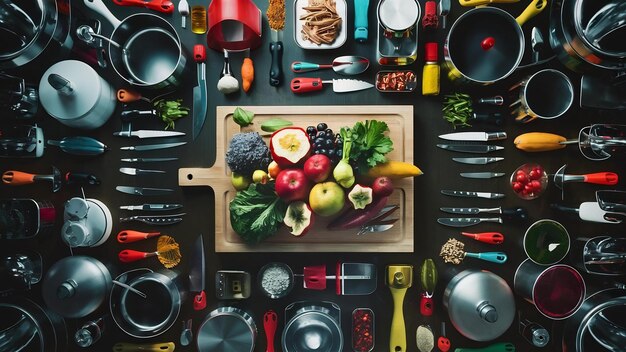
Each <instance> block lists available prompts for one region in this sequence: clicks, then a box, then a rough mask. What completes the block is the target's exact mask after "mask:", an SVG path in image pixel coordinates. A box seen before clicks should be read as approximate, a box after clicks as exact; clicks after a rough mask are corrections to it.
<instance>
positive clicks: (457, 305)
mask: <svg viewBox="0 0 626 352" xmlns="http://www.w3.org/2000/svg"><path fill="white" fill-rule="evenodd" d="M443 300H444V305H445V306H446V307H447V308H448V314H449V315H450V320H451V322H452V325H454V327H455V328H456V329H457V330H458V331H459V332H460V333H461V334H463V335H464V336H465V337H467V338H469V339H472V340H474V341H490V340H493V339H495V338H497V337H499V336H500V335H502V334H503V333H504V332H505V331H506V330H507V329H508V328H509V327H510V326H511V323H512V322H513V319H514V318H515V300H514V298H513V292H512V291H511V288H510V287H509V286H508V285H507V283H506V281H504V279H502V278H501V277H499V276H498V275H496V274H494V273H491V272H489V271H479V270H465V271H462V272H461V273H459V274H457V275H456V276H455V277H453V278H452V280H450V283H449V284H448V286H447V287H446V290H445V292H444V298H443Z"/></svg>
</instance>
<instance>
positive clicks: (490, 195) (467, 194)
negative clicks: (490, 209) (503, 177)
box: [441, 189, 504, 199]
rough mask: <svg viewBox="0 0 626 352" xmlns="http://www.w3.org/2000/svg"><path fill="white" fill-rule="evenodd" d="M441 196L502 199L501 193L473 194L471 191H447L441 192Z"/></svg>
mask: <svg viewBox="0 0 626 352" xmlns="http://www.w3.org/2000/svg"><path fill="white" fill-rule="evenodd" d="M441 194H444V195H446V196H452V197H467V198H487V199H500V198H504V194H502V193H492V192H473V191H451V190H447V189H443V190H441Z"/></svg>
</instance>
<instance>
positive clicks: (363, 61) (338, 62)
mask: <svg viewBox="0 0 626 352" xmlns="http://www.w3.org/2000/svg"><path fill="white" fill-rule="evenodd" d="M369 65H370V62H369V60H368V59H367V58H365V57H362V56H340V57H337V58H335V59H334V60H333V63H332V64H326V65H322V64H315V63H310V62H301V61H296V62H293V63H292V64H291V70H292V71H293V72H295V73H301V72H310V71H317V70H321V69H325V68H332V69H333V70H334V71H335V72H337V73H339V74H341V75H358V74H359V73H363V72H365V70H367V68H368V67H369Z"/></svg>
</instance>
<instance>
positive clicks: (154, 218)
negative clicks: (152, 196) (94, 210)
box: [120, 213, 185, 226]
mask: <svg viewBox="0 0 626 352" xmlns="http://www.w3.org/2000/svg"><path fill="white" fill-rule="evenodd" d="M183 215H185V213H181V214H171V215H135V216H129V217H127V218H120V222H129V221H140V222H143V223H145V224H148V225H156V226H162V225H174V224H177V223H179V222H181V221H183V218H182V216H183Z"/></svg>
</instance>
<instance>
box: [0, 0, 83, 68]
mask: <svg viewBox="0 0 626 352" xmlns="http://www.w3.org/2000/svg"><path fill="white" fill-rule="evenodd" d="M69 29H70V1H69V0H20V1H9V0H1V1H0V38H2V40H1V41H0V70H6V69H12V68H16V67H20V66H23V65H26V64H27V63H29V62H31V61H33V60H35V59H36V58H39V57H42V58H43V57H56V56H57V55H56V54H58V53H63V52H69V49H71V48H72V45H73V41H72V37H71V36H70V35H69Z"/></svg>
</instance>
